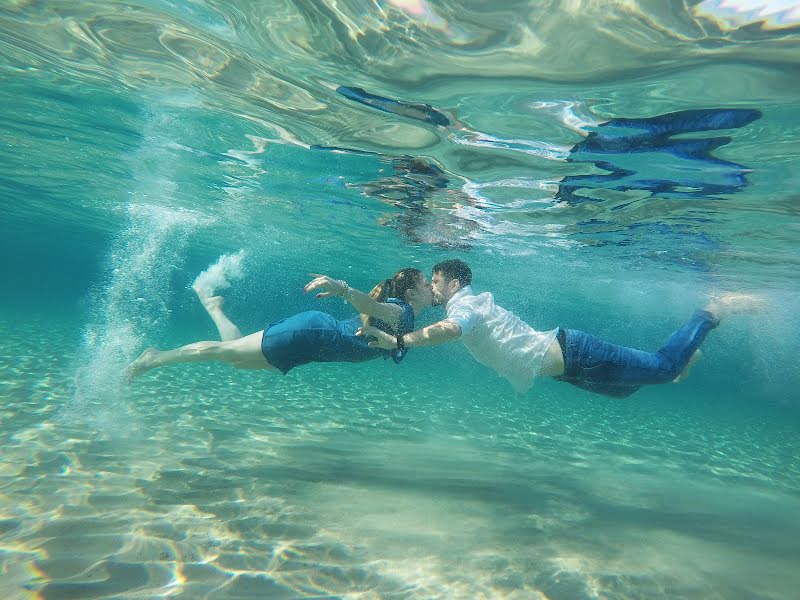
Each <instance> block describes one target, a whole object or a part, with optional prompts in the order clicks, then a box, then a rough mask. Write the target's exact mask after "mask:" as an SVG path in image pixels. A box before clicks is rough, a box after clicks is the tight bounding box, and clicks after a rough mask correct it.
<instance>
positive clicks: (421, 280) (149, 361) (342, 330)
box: [128, 269, 433, 379]
mask: <svg viewBox="0 0 800 600" xmlns="http://www.w3.org/2000/svg"><path fill="white" fill-rule="evenodd" d="M311 276H312V277H314V279H312V280H311V281H310V282H309V283H308V284H306V286H305V287H304V288H303V290H304V291H305V292H312V291H318V293H317V298H329V297H331V296H339V297H341V298H343V299H344V300H346V301H347V302H349V303H350V304H352V305H353V307H354V308H356V310H358V311H359V312H360V313H361V314H360V315H356V316H353V317H352V318H350V319H346V320H343V321H340V320H338V319H336V318H335V317H333V316H331V315H329V314H327V313H324V312H320V311H307V312H302V313H298V314H296V315H293V316H291V317H289V318H287V319H284V320H282V321H278V322H277V323H272V324H271V325H269V326H267V328H266V329H264V330H263V331H259V332H257V333H253V334H250V335H247V336H243V335H242V333H241V332H240V331H239V328H238V327H236V325H234V324H233V323H232V322H231V321H230V319H228V317H227V316H226V315H225V313H224V312H223V311H222V297H221V296H204V295H203V294H202V292H201V290H200V288H197V287H196V288H195V292H197V295H198V297H199V298H200V301H201V302H202V303H203V306H204V307H205V309H206V311H207V312H208V314H209V316H210V317H211V319H212V320H213V321H214V324H215V325H216V326H217V330H218V331H219V335H220V338H221V340H222V341H219V342H212V341H208V342H195V343H193V344H188V345H186V346H182V347H180V348H176V349H174V350H166V351H161V350H156V349H155V348H148V349H147V350H145V351H144V352H143V353H142V355H141V356H139V358H137V359H136V360H135V361H133V363H131V365H130V367H129V368H128V373H129V377H130V378H131V379H132V378H134V377H137V376H139V375H141V374H142V373H144V372H145V371H149V370H150V369H153V368H155V367H162V366H164V365H171V364H173V363H185V362H208V361H222V362H226V363H228V364H230V365H233V366H234V367H236V368H238V369H270V370H277V371H281V372H282V373H283V374H284V375H285V374H286V373H288V372H289V371H290V370H291V369H293V368H294V367H296V366H298V365H304V364H306V363H310V362H362V361H366V360H372V359H374V358H378V357H379V356H383V357H385V358H388V357H389V356H391V357H392V359H393V360H394V361H395V362H400V360H402V358H403V356H404V354H405V350H404V349H403V348H400V349H399V350H398V349H396V350H394V351H386V350H381V349H375V348H370V347H369V346H368V341H367V340H366V339H364V338H363V337H359V336H357V335H356V331H357V330H358V328H359V327H361V326H362V325H364V326H366V325H372V326H374V327H377V328H378V329H380V330H382V331H385V332H387V333H389V334H391V335H394V336H398V335H403V334H404V333H408V332H410V331H413V330H414V317H415V315H416V314H417V313H418V312H419V311H420V310H422V309H423V308H425V307H427V306H430V305H431V303H432V301H433V297H432V295H431V284H430V282H428V280H427V278H426V277H425V275H424V274H423V273H422V272H421V271H419V270H417V269H403V270H401V271H398V272H397V273H395V274H394V276H393V277H391V278H390V279H386V280H384V281H382V282H381V283H379V284H378V285H376V286H375V287H374V288H373V289H372V291H371V292H370V293H369V294H365V293H364V292H360V291H358V290H356V289H353V288H351V287H350V286H348V285H347V283H346V282H345V281H340V280H337V279H332V278H330V277H328V276H326V275H317V274H315V273H312V274H311ZM321 290H324V291H321Z"/></svg>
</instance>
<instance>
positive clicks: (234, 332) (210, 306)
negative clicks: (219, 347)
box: [192, 285, 242, 342]
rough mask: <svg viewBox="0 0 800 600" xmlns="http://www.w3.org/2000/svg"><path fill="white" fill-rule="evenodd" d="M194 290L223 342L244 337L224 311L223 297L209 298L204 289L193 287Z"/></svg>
mask: <svg viewBox="0 0 800 600" xmlns="http://www.w3.org/2000/svg"><path fill="white" fill-rule="evenodd" d="M192 289H193V290H194V292H195V294H197V297H198V298H199V299H200V302H201V303H202V304H203V308H205V309H206V312H207V313H208V316H209V317H211V320H212V321H214V324H215V325H216V326H217V331H219V337H220V339H221V340H222V341H224V342H228V341H231V340H238V339H239V338H240V337H242V332H241V331H240V330H239V328H238V327H237V326H236V325H234V324H233V322H231V320H230V319H229V318H228V317H227V316H226V315H225V313H224V312H223V311H222V305H223V304H224V303H225V299H224V298H223V297H222V296H209V295H207V294H206V291H205V290H204V289H203V288H201V287H199V286H197V285H194V286H192Z"/></svg>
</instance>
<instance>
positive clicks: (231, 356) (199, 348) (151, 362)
mask: <svg viewBox="0 0 800 600" xmlns="http://www.w3.org/2000/svg"><path fill="white" fill-rule="evenodd" d="M263 335H264V332H263V331H259V332H256V333H252V334H250V335H248V336H246V337H241V338H239V339H237V340H230V341H227V342H195V343H193V344H187V345H186V346H181V347H180V348H176V349H174V350H164V351H161V350H156V349H155V348H148V349H147V350H145V351H144V352H142V354H141V356H139V358H137V359H136V360H135V361H133V362H132V363H131V365H130V367H128V377H129V378H130V379H133V378H135V377H138V376H139V375H141V374H142V373H145V372H146V371H149V370H150V369H155V368H156V367H163V366H165V365H171V364H175V363H188V362H212V361H221V362H226V363H228V364H230V365H232V366H234V367H236V368H237V369H272V370H274V369H275V367H273V366H272V365H271V364H269V363H268V362H267V359H266V358H264V354H263V353H262V352H261V339H262V337H263Z"/></svg>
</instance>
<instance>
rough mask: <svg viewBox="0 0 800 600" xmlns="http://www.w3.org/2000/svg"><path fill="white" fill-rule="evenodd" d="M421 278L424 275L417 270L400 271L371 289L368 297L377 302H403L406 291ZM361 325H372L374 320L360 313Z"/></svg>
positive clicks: (414, 285)
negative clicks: (393, 300)
mask: <svg viewBox="0 0 800 600" xmlns="http://www.w3.org/2000/svg"><path fill="white" fill-rule="evenodd" d="M422 277H424V275H423V274H422V271H420V270H419V269H400V270H399V271H398V272H397V273H395V274H394V275H392V277H390V278H389V279H384V280H383V281H381V282H380V283H379V284H378V285H376V286H375V287H374V288H372V290H370V292H369V295H370V296H372V297H373V298H375V300H377V301H378V302H386V300H387V299H389V298H399V299H400V300H404V301H405V299H406V294H407V293H408V290H411V289H413V288H415V287H416V285H417V284H418V283H419V282H420V280H421V279H422ZM361 323H362V325H364V326H365V327H366V326H367V325H373V324H374V323H375V318H374V317H370V316H369V315H365V314H364V313H362V314H361ZM392 332H393V330H392Z"/></svg>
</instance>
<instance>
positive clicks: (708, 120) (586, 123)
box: [337, 86, 761, 204]
mask: <svg viewBox="0 0 800 600" xmlns="http://www.w3.org/2000/svg"><path fill="white" fill-rule="evenodd" d="M337 91H338V92H339V93H340V94H342V95H343V96H345V97H346V98H349V99H350V100H354V101H356V102H360V103H362V104H364V105H366V106H371V107H373V108H377V109H378V110H382V111H384V112H389V113H393V114H397V115H400V116H403V117H407V118H411V119H415V120H417V121H422V122H425V123H428V124H432V125H435V126H438V127H448V128H449V129H451V130H452V131H454V132H455V131H457V132H458V135H456V134H455V133H452V135H451V136H450V139H451V140H452V141H454V142H455V143H457V144H462V145H468V146H478V147H486V148H494V149H501V150H513V151H516V152H522V153H525V154H532V155H536V156H541V157H543V158H546V159H550V160H559V161H563V160H565V161H567V162H571V163H576V164H579V163H587V164H591V165H593V166H595V167H597V168H599V169H601V170H603V171H605V173H601V174H593V175H570V176H567V177H564V178H562V179H561V181H560V182H559V183H558V191H557V192H556V194H555V199H556V200H560V201H564V202H567V203H570V204H575V203H580V202H587V201H597V199H596V198H592V197H591V195H589V194H583V195H582V194H580V193H579V190H580V189H582V188H583V189H587V188H588V189H589V190H591V189H596V188H601V189H610V190H616V191H631V190H642V191H645V192H648V193H650V194H657V195H658V196H659V197H666V198H705V197H708V196H710V195H716V194H730V193H734V192H736V191H738V190H739V189H740V188H742V187H743V186H744V185H746V181H745V177H744V176H745V174H746V173H747V169H746V168H745V167H743V166H742V165H739V164H736V163H733V162H729V161H725V160H722V159H719V158H717V157H715V156H713V155H712V154H711V153H712V152H713V151H714V150H716V149H717V148H719V147H720V146H724V145H725V144H727V143H729V142H730V137H726V136H723V137H711V138H694V139H675V138H674V136H677V135H680V134H688V133H697V132H701V131H719V130H722V129H737V128H740V127H744V126H745V125H748V124H750V123H752V122H753V121H755V120H756V119H758V118H760V117H761V112H760V111H758V110H754V109H749V108H712V109H701V110H683V111H677V112H672V113H667V114H663V115H658V116H655V117H646V118H638V119H626V118H615V119H611V120H610V121H606V122H603V123H598V122H595V121H594V120H593V119H592V118H591V117H580V116H578V115H576V114H575V113H574V112H573V110H572V109H573V104H574V103H566V104H565V106H564V110H563V111H562V115H561V120H562V122H563V123H564V124H565V125H566V126H567V127H569V128H570V129H572V130H573V131H574V132H576V133H578V134H579V135H581V136H582V137H584V138H585V139H584V140H583V141H582V142H579V143H578V144H575V145H574V146H572V147H566V146H558V145H553V144H548V143H546V142H542V141H537V140H525V139H503V138H499V137H496V136H493V135H489V134H485V133H480V132H477V131H472V130H470V129H468V128H467V127H465V126H464V125H463V124H462V123H459V122H458V121H457V120H456V119H455V117H448V116H447V115H445V114H444V113H442V112H441V111H438V110H436V109H434V108H432V107H431V106H430V105H427V104H413V103H408V102H403V101H400V100H392V99H391V98H384V97H381V96H376V95H375V94H370V93H368V92H365V91H364V90H363V89H361V88H351V87H346V86H340V87H339V88H337ZM542 105H543V106H544V105H550V106H557V105H554V104H552V103H542Z"/></svg>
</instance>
